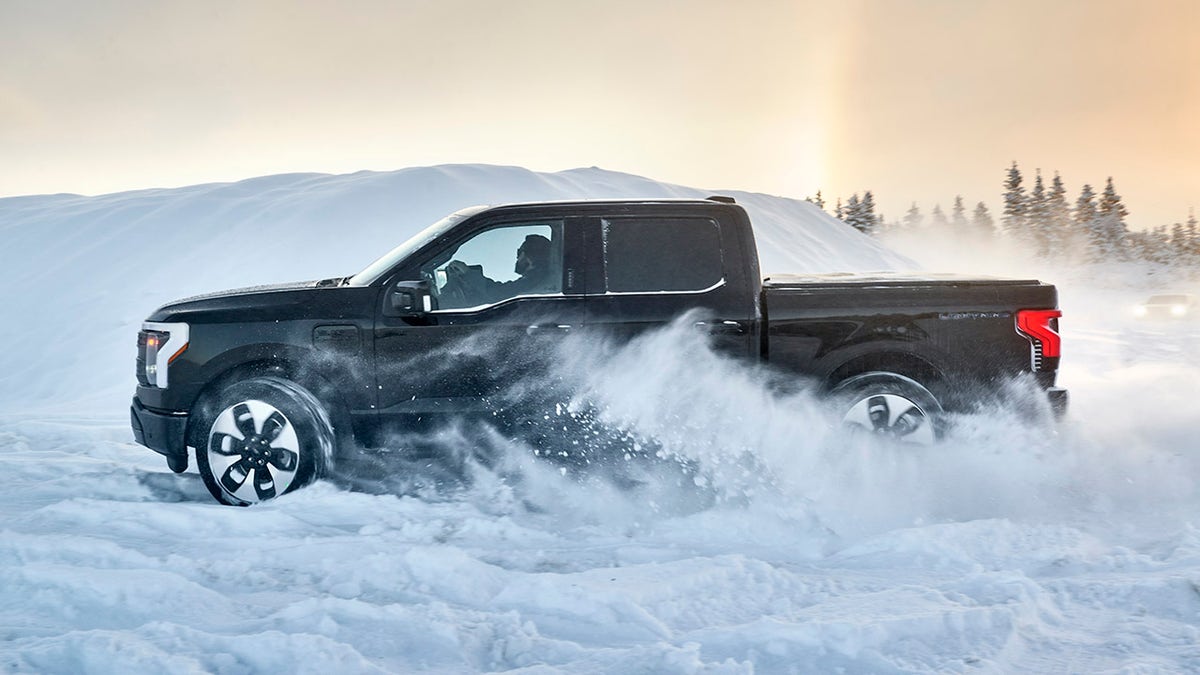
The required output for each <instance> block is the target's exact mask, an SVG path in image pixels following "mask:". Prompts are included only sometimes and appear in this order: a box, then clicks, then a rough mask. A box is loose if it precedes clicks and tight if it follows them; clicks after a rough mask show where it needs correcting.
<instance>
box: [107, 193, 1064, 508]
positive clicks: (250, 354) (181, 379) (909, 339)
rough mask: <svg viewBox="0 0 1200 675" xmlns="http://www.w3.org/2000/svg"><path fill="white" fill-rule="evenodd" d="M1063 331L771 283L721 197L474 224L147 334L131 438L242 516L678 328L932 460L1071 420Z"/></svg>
mask: <svg viewBox="0 0 1200 675" xmlns="http://www.w3.org/2000/svg"><path fill="white" fill-rule="evenodd" d="M514 252H515V253H516V256H515V258H516V259H515V262H514ZM1060 315H1061V312H1060V311H1059V310H1058V308H1057V292H1056V290H1055V288H1054V287H1053V286H1051V285H1048V284H1044V283H1041V282H1039V281H1028V280H1025V281H1023V280H1004V279H987V280H984V279H962V278H951V277H935V276H919V277H918V276H899V275H871V276H863V275H848V274H847V275H815V276H781V277H772V278H768V279H765V280H764V279H763V278H762V276H761V275H760V272H759V263H758V253H757V249H756V247H755V241H754V233H753V231H752V229H751V225H750V219H749V217H748V216H747V214H746V212H745V211H744V210H743V209H742V208H741V207H740V206H738V205H737V204H734V203H733V200H732V199H729V198H726V197H712V198H710V199H708V200H637V201H581V202H555V203H533V204H513V205H506V206H498V207H492V208H486V207H475V208H469V209H464V210H462V211H458V212H457V213H454V214H452V215H450V216H448V217H446V218H445V219H443V220H441V221H439V222H437V223H434V224H433V225H432V226H430V227H429V228H427V229H425V230H424V231H422V232H421V233H419V234H418V235H416V236H415V237H413V238H412V239H410V240H409V241H408V242H406V243H404V244H402V245H401V246H399V247H398V248H396V249H395V250H393V251H391V252H390V253H388V254H387V255H385V256H383V257H382V258H380V259H379V260H377V261H376V262H374V263H372V264H371V265H370V266H369V267H367V268H366V269H365V270H363V271H361V272H359V273H358V274H356V275H354V276H351V277H345V278H335V279H325V280H321V281H312V282H305V283H295V284H285V285H278V286H263V287H256V288H246V289H239V290H233V291H227V292H222V293H214V294H211V295H204V296H199V297H193V298H188V299H185V300H180V301H177V302H173V303H171V304H168V305H166V306H164V307H161V308H159V309H158V310H157V311H155V312H154V314H153V315H151V316H150V317H149V319H148V320H147V321H146V323H145V325H144V326H143V330H142V331H141V332H140V333H138V353H137V354H138V355H137V379H138V387H137V394H136V396H135V398H134V400H133V406H132V411H131V415H132V425H133V432H134V436H135V438H136V439H137V441H138V442H139V443H142V444H144V445H146V446H148V447H150V448H152V449H153V450H155V451H157V452H159V453H161V454H163V455H165V456H166V458H167V463H168V465H169V466H170V468H171V469H172V470H174V471H176V472H182V471H184V470H185V469H186V468H187V466H188V459H189V453H188V448H189V447H191V448H194V449H195V456H196V461H197V464H198V468H199V471H200V473H201V475H202V477H203V479H204V482H205V484H206V485H207V487H208V489H209V491H210V492H211V493H212V494H213V496H214V497H215V498H216V499H217V500H219V501H221V502H223V503H226V504H234V505H243V504H249V503H253V502H258V501H262V500H265V499H269V498H272V497H274V496H276V495H279V494H282V493H284V492H287V491H289V490H292V489H295V488H297V487H299V486H301V485H304V484H306V483H308V482H311V481H312V480H314V479H316V478H318V477H320V476H322V475H323V474H325V473H326V472H327V471H329V470H330V469H331V467H332V466H333V462H334V461H335V458H336V457H337V456H338V455H339V450H338V449H339V448H340V447H343V446H346V445H354V446H356V447H360V448H362V447H365V448H371V447H375V446H378V445H379V444H380V443H381V439H383V438H385V437H386V434H387V433H388V432H389V430H390V429H392V428H393V427H399V428H404V427H406V426H408V425H411V424H413V423H414V422H415V421H417V420H429V419H431V418H436V417H438V416H444V415H464V414H470V413H477V412H485V411H488V410H489V409H490V410H491V412H493V413H494V412H496V411H495V408H496V407H497V406H498V405H503V403H502V402H503V400H504V399H503V397H499V396H497V395H496V394H497V392H498V391H500V390H501V388H502V387H503V386H504V380H505V379H506V378H507V377H508V376H509V375H511V372H510V371H511V368H512V364H514V363H519V364H522V367H523V368H524V369H525V370H524V372H526V373H527V374H528V373H530V372H532V373H535V374H536V373H537V372H538V370H537V369H538V368H539V367H543V366H544V364H542V365H541V366H540V365H539V363H538V360H537V356H538V355H539V354H549V353H552V352H553V351H554V349H555V347H556V345H561V343H562V341H563V340H564V339H565V337H566V336H567V335H568V334H578V333H583V334H585V335H586V334H588V333H591V332H595V333H599V334H603V335H606V336H608V337H609V339H618V340H620V339H629V338H631V337H633V336H635V335H637V334H638V333H640V332H643V331H647V330H651V329H654V328H656V327H662V326H665V325H666V324H668V323H670V322H672V321H676V320H680V317H686V319H685V320H687V321H692V322H693V323H694V324H695V327H696V329H697V330H700V331H702V332H705V333H711V342H712V344H713V346H714V348H716V349H720V350H722V351H724V352H726V353H729V354H731V355H733V357H734V358H742V359H749V360H756V361H766V362H767V364H768V366H769V367H770V368H771V369H773V370H775V371H777V372H780V373H784V374H787V375H788V376H793V375H795V376H803V377H804V378H806V379H807V380H809V381H811V382H812V383H815V385H814V386H816V387H819V388H820V389H821V390H823V391H824V392H826V393H827V394H829V395H830V396H831V399H830V400H832V401H836V402H838V403H837V405H838V406H840V407H839V408H838V410H839V412H838V415H840V416H841V417H842V418H843V419H844V421H845V423H846V424H847V425H848V426H849V427H851V428H859V429H865V430H867V431H869V432H871V433H876V434H881V435H886V436H893V437H896V438H898V439H899V440H901V441H907V442H919V443H932V442H934V440H935V439H936V437H937V436H938V434H939V431H940V423H941V422H940V421H941V420H942V419H943V418H944V417H945V413H946V412H950V411H960V410H966V409H969V408H970V406H972V405H973V404H974V403H975V402H977V401H979V400H980V399H982V398H984V397H986V396H988V395H990V393H991V392H995V391H997V390H999V389H1000V388H1001V387H1002V383H1004V382H1006V381H1009V380H1012V379H1014V378H1026V379H1028V380H1030V381H1034V382H1036V383H1037V384H1038V385H1039V386H1040V388H1041V389H1042V390H1044V392H1045V394H1046V397H1047V399H1048V405H1047V406H1046V407H1047V408H1048V409H1052V410H1054V411H1056V412H1058V413H1060V414H1061V412H1062V411H1063V410H1065V407H1066V402H1067V395H1066V391H1065V390H1063V389H1060V388H1058V387H1056V386H1055V376H1056V371H1057V369H1058V362H1059V353H1060V340H1059V336H1058V333H1057V328H1058V317H1059V316H1060ZM481 345H482V346H485V347H486V349H480V348H479V347H480V346H481ZM498 401H499V402H500V403H498ZM410 428H411V427H410Z"/></svg>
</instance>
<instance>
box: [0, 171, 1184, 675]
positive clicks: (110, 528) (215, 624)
mask: <svg viewBox="0 0 1200 675" xmlns="http://www.w3.org/2000/svg"><path fill="white" fill-rule="evenodd" d="M707 194H709V193H708V192H707V191H699V190H692V189H690V188H683V187H679V186H671V185H664V184H660V183H655V182H653V181H649V180H647V179H642V178H637V177H634V176H627V175H623V174H614V173H610V172H604V171H600V170H597V169H583V170H577V171H567V172H562V173H558V174H537V173H533V172H529V171H526V170H523V169H516V168H499V167H481V166H454V167H438V168H430V169H410V170H405V171H399V172H394V173H383V174H374V173H363V174H354V175H351V176H318V175H302V176H273V177H267V178H260V179H253V180H249V181H243V182H239V183H234V184H227V185H208V186H195V187H190V188H181V189H178V190H148V191H140V192H134V193H124V194H119V195H106V196H101V197H91V198H86V197H77V196H70V195H53V196H38V197H20V198H11V199H3V200H0V241H3V243H4V246H3V249H2V250H0V263H2V265H0V274H2V275H3V283H4V292H3V295H0V302H2V303H3V304H2V305H0V312H2V314H0V315H2V316H4V320H3V323H0V477H2V478H3V481H4V484H3V485H4V489H3V490H0V672H19V673H26V672H30V673H34V672H36V673H76V672H89V673H122V674H123V673H131V672H137V673H158V672H165V673H175V672H178V673H193V672H216V673H260V672H262V673H266V672H271V673H274V672H296V673H330V672H338V673H341V672H393V673H408V672H439V673H442V672H501V671H511V672H522V673H549V672H572V673H574V672H604V673H750V672H770V673H774V672H798V673H828V672H848V673H859V672H862V673H900V672H929V673H945V672H972V673H973V672H980V673H1007V672H1030V673H1059V672H1086V673H1091V672H1129V673H1133V672H1147V673H1149V672H1197V671H1200V590H1198V589H1200V530H1198V529H1197V527H1196V525H1197V514H1198V513H1200V480H1198V479H1200V444H1198V443H1197V441H1196V439H1195V426H1196V422H1197V421H1200V356H1197V355H1198V354H1200V330H1198V329H1197V326H1196V325H1195V324H1186V323H1179V324H1163V323H1160V324H1146V323H1142V322H1138V321H1136V320H1134V319H1133V318H1132V315H1131V314H1129V313H1128V312H1127V311H1126V309H1127V307H1129V306H1130V305H1131V304H1132V303H1133V302H1135V301H1136V300H1138V299H1140V298H1141V297H1142V295H1143V294H1144V293H1147V292H1148V291H1149V290H1150V289H1149V288H1142V287H1141V286H1140V284H1141V283H1142V282H1141V281H1139V280H1138V278H1137V277H1136V276H1134V275H1136V271H1134V272H1132V273H1131V272H1129V271H1128V270H1127V271H1126V272H1124V273H1123V274H1125V275H1126V276H1123V277H1121V279H1122V280H1123V281H1122V282H1121V283H1117V282H1116V281H1114V278H1113V277H1111V276H1106V274H1105V270H1090V271H1088V272H1086V273H1075V272H1069V271H1064V270H1049V271H1048V273H1050V274H1052V275H1057V274H1062V275H1063V277H1061V278H1058V277H1055V276H1051V277H1050V278H1049V279H1048V280H1050V281H1058V282H1062V281H1064V279H1065V282H1066V283H1065V284H1064V287H1063V294H1062V296H1063V305H1064V307H1065V309H1066V317H1065V318H1064V321H1063V327H1064V333H1065V335H1064V347H1065V356H1064V368H1063V371H1062V375H1061V382H1062V383H1063V384H1065V385H1067V386H1068V387H1069V388H1070V389H1071V392H1072V412H1071V416H1070V418H1069V419H1068V420H1067V422H1066V423H1065V424H1063V425H1062V426H1061V427H1059V428H1057V429H1047V428H1042V427H1030V426H1027V425H1026V424H1024V423H1023V422H1021V421H1020V420H1021V418H1019V417H1018V416H1016V415H1015V414H1013V413H1012V411H1006V410H987V411H981V412H980V414H977V415H971V416H965V417H963V418H961V419H958V420H956V425H955V427H954V430H953V431H952V433H951V435H950V437H949V438H948V439H947V440H946V441H945V442H944V443H942V444H940V445H938V446H936V447H932V448H927V449H914V450H908V451H905V452H903V453H898V452H896V451H895V449H888V448H876V447H870V446H861V447H860V446H855V447H850V446H847V445H846V441H845V439H844V438H841V437H840V436H838V435H836V434H830V433H828V432H827V426H826V425H825V420H824V419H823V418H822V416H821V413H820V410H819V408H818V407H817V405H816V402H814V401H812V400H811V399H809V398H808V397H807V396H806V395H804V394H803V393H798V394H791V395H780V394H778V393H775V392H773V391H772V390H770V389H768V388H767V387H766V386H765V385H764V383H763V382H762V381H761V379H760V378H759V377H757V376H756V373H754V372H753V371H752V370H748V369H746V368H744V367H742V366H741V365H735V364H730V363H727V362H725V361H724V360H722V359H721V358H718V357H717V356H715V355H713V354H712V353H710V352H708V351H707V350H706V349H705V348H704V346H703V344H702V343H700V342H699V341H698V339H697V338H696V336H695V335H694V333H693V332H692V331H686V330H684V331H670V330H668V331H663V332H661V333H658V334H654V335H650V336H648V337H647V339H646V340H644V341H642V342H640V343H637V344H634V345H631V346H627V347H620V348H618V347H612V348H609V349H608V350H607V351H602V352H599V353H583V352H581V353H580V354H579V358H577V359H572V360H570V363H564V365H563V366H562V368H561V369H560V372H556V373H552V374H551V375H552V376H553V377H559V378H566V379H568V380H569V381H572V382H573V383H574V384H576V385H578V386H579V387H580V389H581V391H583V392H585V395H586V396H587V397H589V399H590V401H591V402H592V403H593V404H594V406H595V408H596V409H598V410H600V411H603V417H602V419H601V422H603V423H605V424H608V425H610V426H612V427H614V428H618V429H623V430H629V431H631V432H632V433H634V434H635V435H637V436H638V437H640V438H653V439H655V440H656V441H657V442H658V444H659V445H660V447H662V448H663V449H664V450H665V451H666V452H667V453H668V454H669V455H670V456H671V457H678V458H683V459H685V460H687V462H686V464H687V465H688V466H689V467H693V468H690V469H689V470H687V471H684V470H682V469H681V467H680V465H679V464H678V463H675V462H673V461H663V462H660V463H646V462H633V463H630V464H629V465H623V464H622V463H621V462H619V461H618V462H617V463H616V464H617V467H618V470H621V471H627V472H629V473H630V475H626V476H625V478H629V477H634V478H637V479H638V480H637V482H636V483H634V484H633V485H634V486H633V487H632V488H631V487H629V481H627V480H626V481H623V482H622V485H625V487H624V488H623V489H618V488H616V487H614V483H613V481H610V480H606V479H605V477H604V476H603V475H602V474H599V473H592V474H581V475H578V474H574V473H571V472H567V473H566V474H565V475H564V474H563V473H562V472H560V471H559V470H558V469H557V468H556V467H553V466H550V465H547V464H545V463H542V462H540V461H535V460H534V459H533V458H532V456H531V455H532V453H531V452H530V451H529V449H528V448H524V447H521V446H520V444H519V443H516V442H513V441H509V440H506V439H503V438H499V437H496V436H493V435H489V434H488V433H487V430H486V429H478V428H446V429H442V430H440V431H438V432H437V433H436V434H433V435H432V436H431V437H430V438H427V439H426V441H427V442H428V443H433V444H437V445H440V446H441V447H442V448H443V449H444V450H445V451H446V452H447V453H448V454H449V455H453V456H459V457H466V459H464V467H465V469H464V471H465V473H466V475H467V477H468V478H467V479H466V480H463V479H457V478H455V477H454V476H453V475H452V474H449V473H433V472H432V470H431V469H430V468H428V467H426V466H424V465H423V464H415V465H414V464H413V463H411V462H406V461H404V459H403V458H402V457H398V458H396V459H395V460H394V461H389V462H386V463H383V464H381V465H380V466H378V467H375V468H374V469H373V470H367V469H363V468H358V469H355V470H354V471H349V472H346V473H344V474H342V475H339V476H337V477H336V478H335V479H334V480H329V481H322V482H320V483H318V484H316V485H313V486H309V487H308V488H306V489H304V490H301V491H299V492H297V493H294V494H290V495H286V496H284V497H282V498H280V499H277V500H275V501H273V502H269V503H266V504H262V505H259V506H255V507H252V508H248V509H234V508H228V507H222V506H218V505H216V504H215V503H213V502H212V501H211V499H210V497H209V496H208V494H207V492H206V491H205V489H204V488H203V486H202V485H201V483H200V480H199V477H198V476H197V475H196V474H195V473H186V474H182V475H175V474H172V473H170V472H169V471H168V470H167V468H166V466H165V463H164V462H163V461H162V460H161V459H160V458H159V457H158V456H156V455H154V454H153V453H152V452H150V451H149V450H146V449H144V448H141V447H139V446H136V445H134V444H133V443H132V442H131V439H130V433H129V430H128V422H127V420H126V419H125V406H126V405H127V403H126V402H127V398H128V396H129V395H130V393H131V392H132V387H133V375H132V370H133V358H134V353H133V352H134V347H133V334H134V333H135V331H136V329H137V327H138V325H139V324H140V322H141V320H142V318H143V316H144V315H145V314H146V313H148V312H149V311H150V310H152V309H153V308H154V307H155V306H156V305H158V304H159V303H161V302H164V301H166V300H169V299H172V298H175V297H179V296H182V295H186V294H190V293H194V292H199V291H205V290H211V289H215V288H223V287H229V286H237V285H244V284H253V283H260V282H267V281H278V280H285V279H296V278H315V277H321V276H333V275H339V274H345V273H347V272H349V271H352V270H354V269H356V268H358V267H361V266H362V265H364V264H365V263H366V262H368V261H369V260H370V259H371V258H372V257H374V256H375V255H377V254H378V253H380V252H382V251H384V250H386V249H388V248H390V247H391V246H392V245H394V244H395V243H396V242H397V241H399V240H401V239H403V238H404V237H405V236H407V235H408V234H410V233H412V232H414V231H415V230H416V229H418V228H419V227H421V226H423V225H424V224H426V223H427V222H429V221H431V220H433V219H435V218H437V217H440V216H441V215H444V213H446V212H448V211H451V210H454V209H456V208H459V207H461V206H464V205H466V204H472V203H485V202H507V201H517V200H531V199H547V198H578V197H618V196H681V197H695V196H705V195H707ZM735 196H736V197H737V199H738V201H739V202H740V203H743V204H745V205H746V206H747V208H748V209H749V210H750V211H751V215H752V217H754V219H755V221H756V223H757V225H758V228H759V232H760V237H761V238H762V242H761V243H760V245H761V247H762V251H761V253H762V257H763V259H764V261H765V262H766V264H765V267H767V269H804V270H822V271H828V270H836V269H870V268H881V267H898V266H905V265H907V264H908V263H907V261H906V260H905V259H903V258H900V257H899V256H896V255H894V254H890V253H888V252H887V251H885V250H883V249H881V248H879V247H878V246H877V245H876V244H875V242H873V241H871V240H868V239H865V238H863V237H860V236H859V235H857V234H856V233H854V232H852V231H849V230H848V229H847V228H845V227H844V226H841V225H839V224H838V223H836V222H835V221H830V220H829V219H828V218H827V217H825V216H823V215H822V214H820V213H818V212H816V211H815V210H814V209H813V208H812V207H811V206H810V205H807V204H804V203H798V202H795V201H791V200H782V199H778V198H771V197H765V196H762V195H753V194H741V193H735ZM919 248H920V247H917V248H916V249H914V250H917V249H919ZM991 253H994V252H989V255H990V254H991ZM990 257H991V258H992V260H990V263H991V264H993V265H994V264H995V263H996V261H995V260H994V257H995V256H994V255H991V256H990ZM964 260H965V257H961V256H960V259H959V260H956V262H957V263H958V264H960V265H964V266H965V267H967V269H968V271H969V269H970V265H969V263H966V262H964ZM988 271H989V272H993V273H995V272H997V271H1003V270H997V269H995V268H994V267H993V268H990V269H989V270H988ZM1043 272H1045V271H1043ZM1022 273H1026V271H1024V270H1023V271H1022ZM1100 278H1105V279H1106V283H1105V284H1104V285H1103V287H1102V288H1100V289H1099V290H1098V289H1097V286H1098V284H1097V279H1100ZM484 451H486V452H485V454H486V455H487V456H488V458H489V461H488V462H485V463H480V462H476V461H473V460H471V459H470V456H471V455H472V454H475V453H483V452H484ZM433 483H437V484H436V485H432V484H433Z"/></svg>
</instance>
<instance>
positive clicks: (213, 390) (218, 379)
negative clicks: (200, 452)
mask: <svg viewBox="0 0 1200 675" xmlns="http://www.w3.org/2000/svg"><path fill="white" fill-rule="evenodd" d="M310 358H312V355H311V354H308V353H306V352H304V350H299V349H296V348H293V347H289V348H286V349H279V350H275V353H274V354H272V355H271V356H269V357H266V356H261V355H250V356H248V357H247V358H246V359H245V360H243V361H241V362H234V363H226V364H225V367H224V369H222V370H220V371H218V372H217V373H216V374H215V375H213V376H212V377H210V378H208V380H207V382H206V383H205V384H204V386H203V387H202V388H201V389H200V393H199V394H197V396H196V400H195V403H193V405H192V408H191V414H190V415H189V416H188V427H187V431H186V432H185V435H184V438H185V440H186V443H187V445H189V446H191V447H193V448H199V447H201V446H202V445H203V443H204V434H206V433H207V429H208V426H209V424H211V421H212V419H213V416H214V415H215V414H216V412H217V411H216V410H215V409H214V408H215V404H216V401H217V399H218V397H219V396H220V393H221V392H222V391H223V390H224V389H225V388H226V387H228V386H230V385H232V384H234V383H235V382H240V381H242V380H247V379H250V378H255V377H279V378H282V379H285V380H289V381H291V382H295V383H296V384H298V385H300V386H301V387H304V388H305V389H307V390H308V391H309V392H310V393H311V394H312V395H313V396H314V397H316V399H317V401H318V402H320V403H321V405H323V406H324V407H325V409H326V412H327V413H328V415H329V417H330V420H331V421H332V424H333V426H334V432H335V434H336V436H337V438H338V439H339V440H340V439H342V438H343V434H351V433H352V432H351V430H350V424H349V419H350V416H349V412H347V410H346V404H345V401H344V400H343V399H342V396H341V393H340V392H339V391H338V390H337V388H336V387H334V386H333V384H332V383H331V382H330V381H329V380H328V379H326V378H325V377H324V376H323V375H321V374H320V373H319V372H318V371H317V369H316V368H314V367H312V366H311V365H310V364H309V361H308V359H310Z"/></svg>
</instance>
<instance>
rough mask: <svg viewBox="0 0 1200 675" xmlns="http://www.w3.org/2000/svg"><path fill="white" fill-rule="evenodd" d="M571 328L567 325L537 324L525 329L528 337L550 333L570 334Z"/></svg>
mask: <svg viewBox="0 0 1200 675" xmlns="http://www.w3.org/2000/svg"><path fill="white" fill-rule="evenodd" d="M569 332H571V326H570V325H569V324H565V323H537V324H533V325H532V326H529V327H527V328H526V329H525V334H526V335H535V334H539V335H547V334H549V333H569Z"/></svg>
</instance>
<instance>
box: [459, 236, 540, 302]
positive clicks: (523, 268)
mask: <svg viewBox="0 0 1200 675" xmlns="http://www.w3.org/2000/svg"><path fill="white" fill-rule="evenodd" d="M513 271H514V272H516V273H517V274H518V275H520V276H518V277H517V278H516V279H513V280H512V281H495V280H493V279H489V278H488V277H486V276H484V275H483V271H482V269H481V268H479V267H478V266H475V267H471V266H469V265H467V264H466V263H464V262H462V261H461V260H452V261H450V263H449V264H448V265H446V274H447V276H448V277H449V278H450V279H451V280H453V281H456V282H458V283H459V284H461V285H462V286H463V287H464V288H472V289H476V288H478V289H481V290H482V291H483V293H482V294H483V295H484V296H486V299H487V300H488V301H491V302H495V301H498V300H503V299H505V298H511V297H514V296H517V295H521V294H522V293H536V292H539V291H540V292H546V291H551V290H554V280H553V279H552V278H551V270H550V240H549V239H547V238H546V237H544V236H542V235H540V234H531V235H528V236H526V237H525V241H523V242H521V245H520V246H519V247H517V261H516V263H514V264H513ZM472 276H473V277H474V279H472ZM468 279H471V281H468Z"/></svg>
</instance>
